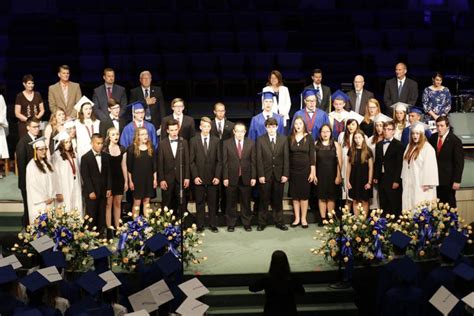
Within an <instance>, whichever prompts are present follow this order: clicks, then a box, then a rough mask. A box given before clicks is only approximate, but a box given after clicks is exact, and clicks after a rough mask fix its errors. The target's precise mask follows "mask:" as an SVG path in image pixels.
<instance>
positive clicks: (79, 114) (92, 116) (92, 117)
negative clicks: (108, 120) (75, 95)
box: [77, 102, 96, 124]
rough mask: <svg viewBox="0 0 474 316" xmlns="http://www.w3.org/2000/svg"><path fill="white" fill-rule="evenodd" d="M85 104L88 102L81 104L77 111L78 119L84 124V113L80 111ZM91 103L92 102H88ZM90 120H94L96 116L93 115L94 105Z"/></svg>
mask: <svg viewBox="0 0 474 316" xmlns="http://www.w3.org/2000/svg"><path fill="white" fill-rule="evenodd" d="M86 104H90V103H89V102H86V103H84V104H82V105H81V110H80V111H79V112H78V113H77V116H78V118H79V121H80V122H81V123H82V124H84V113H83V112H82V108H83V107H84V105H86ZM90 105H92V104H90ZM91 120H92V122H94V121H95V120H96V117H95V113H94V107H93V106H92V113H91Z"/></svg>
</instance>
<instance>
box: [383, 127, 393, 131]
mask: <svg viewBox="0 0 474 316" xmlns="http://www.w3.org/2000/svg"><path fill="white" fill-rule="evenodd" d="M383 130H384V131H393V128H391V127H390V128H387V127H385V128H384V129H383Z"/></svg>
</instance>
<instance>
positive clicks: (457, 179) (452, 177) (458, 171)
mask: <svg viewBox="0 0 474 316" xmlns="http://www.w3.org/2000/svg"><path fill="white" fill-rule="evenodd" d="M436 130H437V133H434V134H433V135H431V137H430V138H429V142H430V144H431V145H432V146H433V148H434V149H435V150H436V161H437V162H438V177H439V186H438V187H437V189H436V193H437V195H438V199H439V200H440V202H442V203H448V204H449V206H451V207H457V204H456V191H457V190H459V188H460V187H461V178H462V172H463V170H464V150H463V147H462V142H461V140H460V139H459V138H458V137H457V136H456V135H454V133H453V131H452V130H450V125H449V119H448V118H447V117H446V116H440V117H438V118H437V119H436Z"/></svg>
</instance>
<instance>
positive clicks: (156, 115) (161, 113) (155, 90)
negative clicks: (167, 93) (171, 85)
mask: <svg viewBox="0 0 474 316" xmlns="http://www.w3.org/2000/svg"><path fill="white" fill-rule="evenodd" d="M151 97H155V98H156V103H154V104H150V115H151V122H152V123H153V125H155V127H156V129H159V128H160V123H161V120H162V119H163V117H165V116H166V103H165V98H164V97H163V91H161V88H160V87H157V86H150V98H151ZM135 101H143V104H144V105H145V106H148V105H147V104H146V102H145V95H144V94H143V90H142V86H138V87H136V88H134V89H132V90H130V103H133V102H135ZM162 131H163V129H162Z"/></svg>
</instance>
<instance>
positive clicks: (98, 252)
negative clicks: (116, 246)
mask: <svg viewBox="0 0 474 316" xmlns="http://www.w3.org/2000/svg"><path fill="white" fill-rule="evenodd" d="M89 255H90V256H91V257H92V258H94V268H95V272H97V273H102V272H105V271H107V270H109V269H110V265H109V257H110V256H111V255H112V252H111V251H110V250H109V248H107V247H106V246H102V247H99V248H96V249H93V250H89Z"/></svg>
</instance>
